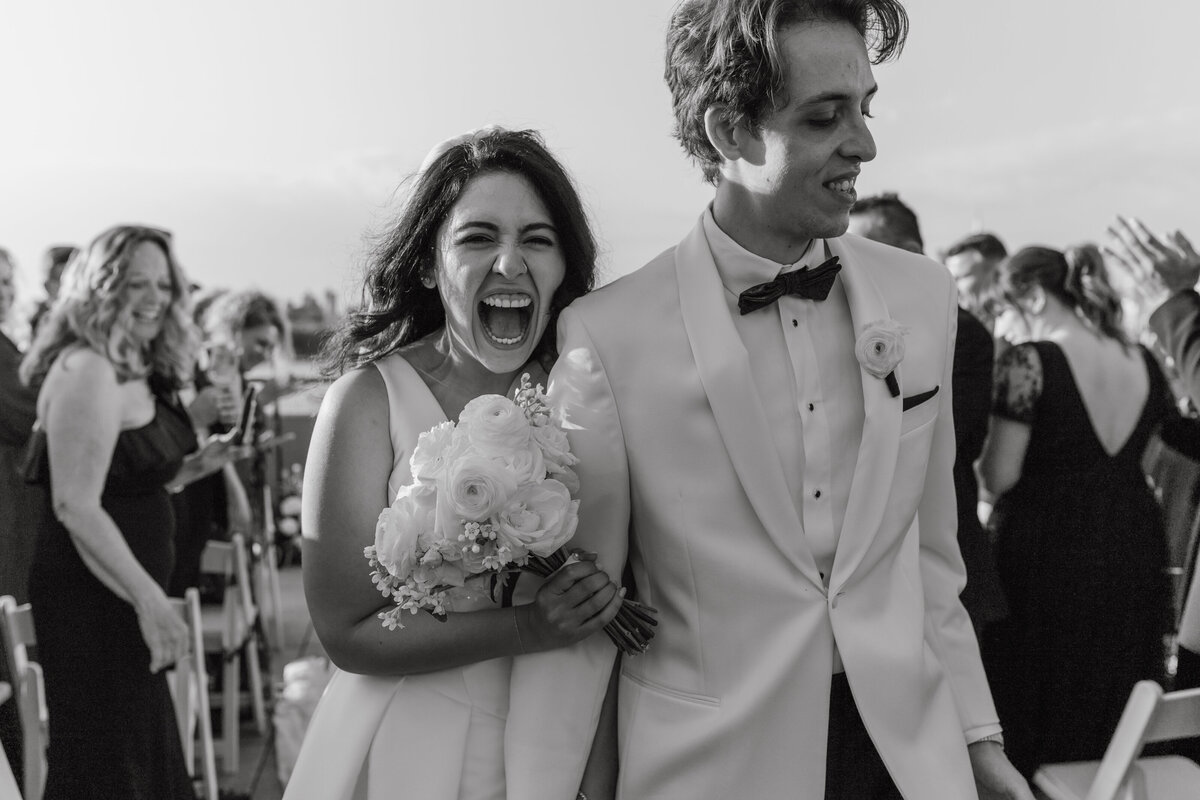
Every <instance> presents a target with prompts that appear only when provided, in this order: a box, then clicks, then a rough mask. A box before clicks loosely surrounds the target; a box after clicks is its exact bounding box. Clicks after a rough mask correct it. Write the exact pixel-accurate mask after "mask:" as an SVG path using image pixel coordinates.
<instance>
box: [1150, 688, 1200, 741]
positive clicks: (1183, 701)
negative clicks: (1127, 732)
mask: <svg viewBox="0 0 1200 800" xmlns="http://www.w3.org/2000/svg"><path fill="white" fill-rule="evenodd" d="M1192 736H1200V689H1185V690H1183V691H1178V692H1170V693H1168V694H1164V695H1163V696H1162V699H1161V700H1159V701H1158V708H1157V710H1155V712H1154V716H1153V717H1152V718H1151V720H1150V723H1149V725H1147V726H1146V732H1145V734H1143V736H1142V741H1143V742H1146V743H1149V742H1166V741H1171V740H1173V739H1186V738H1189V737H1192Z"/></svg>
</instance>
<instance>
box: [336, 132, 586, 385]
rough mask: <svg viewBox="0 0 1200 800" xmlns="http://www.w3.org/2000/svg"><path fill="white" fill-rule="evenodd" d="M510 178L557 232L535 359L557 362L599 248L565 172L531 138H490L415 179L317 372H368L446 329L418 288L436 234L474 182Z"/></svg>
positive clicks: (434, 301) (434, 302)
mask: <svg viewBox="0 0 1200 800" xmlns="http://www.w3.org/2000/svg"><path fill="white" fill-rule="evenodd" d="M497 172H507V173H512V174H514V175H519V176H521V177H523V178H525V179H526V180H527V181H529V183H530V184H531V185H532V186H533V188H534V191H536V192H537V194H538V197H539V198H541V201H542V203H543V204H544V205H545V206H546V210H547V211H548V212H549V214H550V218H551V221H552V222H553V223H554V227H555V228H556V229H557V230H558V237H559V242H560V247H561V248H562V251H563V260H564V262H565V264H566V271H565V273H564V275H563V281H562V284H560V285H559V287H558V290H557V291H556V292H555V293H554V297H553V298H551V301H550V316H549V322H548V324H547V325H546V331H545V333H544V334H543V335H542V338H541V341H539V342H538V345H537V347H536V348H535V349H534V352H533V355H534V358H536V359H538V361H540V362H541V363H542V365H543V366H545V367H546V368H547V369H549V366H550V365H551V364H553V362H554V359H555V358H557V357H558V350H557V348H556V347H555V329H556V327H557V323H558V315H559V313H561V312H562V310H563V309H564V308H566V307H567V306H568V305H570V303H571V301H573V300H575V299H576V298H577V297H580V296H582V295H584V294H586V293H587V292H589V291H591V289H592V288H593V287H594V286H595V281H596V242H595V239H593V237H592V232H591V228H590V227H589V226H588V221H587V214H586V213H585V212H584V208H583V202H582V201H581V200H580V198H579V194H578V192H576V191H575V186H574V184H572V182H571V178H570V176H569V175H568V174H567V171H566V169H564V168H563V166H562V164H560V163H559V162H558V160H557V159H555V157H554V156H553V155H551V153H550V151H549V150H547V149H546V146H545V144H544V143H543V141H542V137H541V136H540V135H539V134H538V133H537V132H536V131H528V130H526V131H506V130H490V131H488V132H487V133H483V134H480V135H478V136H475V137H468V138H466V139H465V140H464V141H461V142H458V143H456V144H454V145H453V146H451V147H450V148H449V149H447V150H446V151H445V152H444V153H442V154H440V155H439V156H437V158H435V159H434V160H433V162H432V163H431V164H429V165H428V166H427V167H426V168H425V169H424V170H423V171H422V172H421V173H419V174H418V175H416V176H415V178H414V179H413V185H412V189H411V191H410V192H409V194H408V197H407V199H406V201H405V203H404V206H403V208H402V209H401V212H400V215H399V217H398V218H397V219H396V220H395V222H394V223H392V224H391V225H390V226H389V227H388V228H387V229H386V230H385V231H384V232H383V234H382V235H381V236H380V237H379V239H378V240H377V242H376V245H375V247H374V248H373V250H372V253H371V256H370V257H369V259H368V263H367V267H366V276H365V280H364V283H363V289H362V303H363V306H362V309H361V310H359V311H355V312H352V313H351V314H350V315H349V316H348V317H347V318H346V320H345V321H344V322H343V323H342V324H341V326H340V327H339V328H338V329H337V330H336V331H335V332H334V333H333V335H332V336H331V337H330V339H329V340H328V342H327V343H326V345H325V348H324V361H325V365H324V369H325V373H326V375H327V376H328V377H337V376H339V375H342V374H343V373H345V372H348V371H350V370H352V369H355V368H357V367H360V366H363V365H365V364H371V363H373V362H375V361H378V360H379V359H381V358H383V357H384V356H387V355H389V354H391V353H392V352H394V351H395V350H396V349H397V348H400V347H403V346H404V345H406V344H409V343H410V342H415V341H417V340H418V339H420V338H422V337H424V336H427V335H428V334H430V333H433V332H434V331H436V330H438V329H439V328H441V327H442V325H444V324H445V320H446V312H445V309H444V308H443V307H442V300H441V296H440V295H439V294H438V290H437V288H436V287H435V288H432V289H431V288H427V287H426V286H425V285H424V284H422V283H421V277H422V275H426V274H428V273H429V272H430V271H431V270H433V268H434V262H435V259H436V256H437V242H438V232H439V231H440V230H441V228H442V224H443V223H444V222H445V221H446V218H447V217H448V216H449V215H450V212H451V210H452V209H453V208H454V204H455V203H457V202H458V200H459V198H460V197H462V195H463V193H464V192H465V191H466V189H467V186H468V185H469V184H470V183H471V181H473V180H474V179H475V178H478V177H479V176H481V175H486V174H490V173H497Z"/></svg>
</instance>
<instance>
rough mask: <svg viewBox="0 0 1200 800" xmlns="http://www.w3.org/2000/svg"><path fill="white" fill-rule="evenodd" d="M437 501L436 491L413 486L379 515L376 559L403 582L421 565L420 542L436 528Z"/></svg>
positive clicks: (430, 488)
mask: <svg viewBox="0 0 1200 800" xmlns="http://www.w3.org/2000/svg"><path fill="white" fill-rule="evenodd" d="M435 497H436V496H435V493H434V490H433V487H431V486H426V485H423V484H419V483H414V484H410V485H408V486H405V487H403V488H402V489H401V490H400V492H399V493H398V494H397V495H396V501H395V502H394V503H392V505H391V506H390V507H388V508H385V509H384V510H383V511H382V512H380V514H379V521H378V522H377V523H376V525H375V558H376V560H378V561H379V565H380V566H381V567H383V568H384V569H386V570H387V571H388V573H389V574H391V575H393V576H395V577H397V578H399V579H400V580H404V579H405V578H407V577H408V576H409V575H411V574H412V571H413V568H414V567H415V566H416V564H417V563H418V562H419V561H420V558H421V548H420V545H419V542H420V540H421V538H422V537H423V536H428V535H429V534H430V532H431V531H432V530H433V527H434V511H435Z"/></svg>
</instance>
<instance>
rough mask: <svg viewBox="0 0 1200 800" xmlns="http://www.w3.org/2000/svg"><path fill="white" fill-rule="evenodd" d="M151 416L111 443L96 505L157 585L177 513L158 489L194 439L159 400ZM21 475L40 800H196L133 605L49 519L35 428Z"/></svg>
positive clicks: (40, 439) (161, 678) (43, 460)
mask: <svg viewBox="0 0 1200 800" xmlns="http://www.w3.org/2000/svg"><path fill="white" fill-rule="evenodd" d="M156 406H157V408H156V413H155V416H154V419H153V420H152V421H151V422H150V423H149V424H148V425H145V426H143V427H141V428H135V429H132V430H126V431H122V432H121V434H120V435H119V436H118V438H117V443H116V449H115V450H114V452H113V457H112V463H111V465H110V467H109V471H108V480H107V483H106V484H105V487H104V493H103V496H102V498H101V504H102V505H103V507H104V510H105V511H107V512H108V514H109V515H110V516H111V517H112V518H113V521H114V522H116V524H117V527H118V528H119V529H120V530H121V534H122V535H123V536H124V537H125V541H126V542H127V543H128V544H129V548H130V549H131V550H132V551H133V554H134V556H136V557H137V559H138V561H139V562H140V563H141V565H142V566H143V567H144V568H145V569H146V571H147V572H149V573H150V575H151V576H152V577H153V578H154V579H155V580H156V581H157V582H158V583H159V584H160V585H162V586H166V583H167V579H168V578H169V577H170V575H171V569H172V566H173V563H174V556H175V554H174V543H173V536H174V515H173V514H172V511H171V503H170V501H169V499H168V496H167V493H166V491H165V490H164V489H163V484H164V483H166V482H167V481H168V480H169V479H170V478H171V477H173V476H174V474H175V473H176V472H177V471H178V469H179V464H180V461H181V460H182V459H183V457H184V455H185V454H187V453H188V452H190V451H191V450H193V449H195V446H196V438H195V434H194V433H193V431H192V426H191V423H190V421H189V420H188V417H187V412H186V411H184V410H183V408H182V407H181V406H179V405H178V404H177V403H175V402H172V401H170V400H168V399H166V397H164V396H160V397H159V399H158V400H157V401H156ZM30 447H31V448H32V450H31V452H30V461H29V465H28V469H27V478H28V479H31V480H33V481H35V482H37V483H40V484H41V485H42V486H43V487H45V492H44V494H45V498H46V503H47V513H46V514H45V517H44V522H43V524H42V526H41V533H40V537H39V540H38V546H37V551H36V553H35V555H34V563H33V571H32V573H31V575H30V586H29V593H30V599H31V602H32V604H33V621H34V626H35V627H36V629H37V637H38V647H37V655H38V660H39V661H40V662H41V664H42V669H43V670H44V672H45V676H46V702H47V706H48V709H49V713H50V748H49V753H48V756H47V761H48V768H49V773H48V775H47V782H46V793H45V797H46V800H57V799H58V798H62V799H63V800H66V799H67V798H70V799H71V800H82V799H84V798H95V800H112V799H113V798H122V800H132V799H133V798H137V800H143V799H144V800H176V799H177V800H193V799H194V797H195V792H194V791H193V789H192V784H191V781H190V779H189V778H188V775H187V771H186V768H185V766H184V760H183V749H182V745H181V743H180V739H179V729H178V728H177V727H176V723H175V712H174V710H173V707H172V705H171V695H170V692H169V690H168V688H167V682H166V676H165V674H164V673H161V672H160V673H158V674H151V673H150V669H149V667H150V650H149V648H147V647H146V643H145V641H144V640H143V639H142V634H141V631H140V629H139V627H138V621H137V615H136V614H135V613H134V610H133V607H132V606H131V605H130V604H129V603H127V602H125V601H124V600H122V599H120V598H119V597H117V596H116V595H115V594H113V593H112V592H111V591H109V589H108V588H107V587H106V586H104V584H102V583H101V582H100V581H99V579H97V578H96V576H95V575H93V574H92V572H91V570H89V569H88V568H87V566H86V565H85V564H84V563H83V560H82V559H81V558H80V557H79V552H78V551H77V550H76V549H75V546H74V544H73V543H72V541H71V538H70V535H69V534H68V533H67V530H66V529H65V528H64V527H63V526H62V525H60V524H59V523H58V522H57V520H55V518H54V516H53V514H51V513H50V512H49V506H48V504H49V498H50V492H49V475H50V472H49V470H50V467H51V465H50V464H49V458H48V455H47V450H46V436H45V433H44V432H43V431H41V430H38V431H36V432H35V433H34V439H33V440H32V441H31V444H30Z"/></svg>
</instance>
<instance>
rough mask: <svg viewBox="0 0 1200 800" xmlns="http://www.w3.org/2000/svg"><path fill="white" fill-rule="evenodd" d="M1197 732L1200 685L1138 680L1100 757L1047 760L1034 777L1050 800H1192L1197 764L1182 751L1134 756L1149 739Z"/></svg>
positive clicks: (1199, 789) (1198, 794)
mask: <svg viewBox="0 0 1200 800" xmlns="http://www.w3.org/2000/svg"><path fill="white" fill-rule="evenodd" d="M1191 736H1200V689H1186V690H1184V691H1179V692H1170V693H1167V694H1164V693H1163V690H1162V687H1161V686H1159V685H1158V684H1157V683H1155V682H1154V681H1139V682H1138V683H1137V685H1135V686H1134V687H1133V692H1132V693H1130V695H1129V702H1127V703H1126V704H1125V711H1124V712H1123V713H1122V714H1121V721H1120V722H1119V723H1117V730H1116V731H1115V732H1114V733H1113V737H1112V740H1111V741H1110V742H1109V743H1108V749H1107V750H1105V751H1104V758H1103V759H1101V760H1100V761H1081V762H1073V763H1068V764H1046V765H1044V766H1042V767H1041V768H1040V769H1038V771H1037V773H1036V774H1035V775H1034V776H1033V783H1034V786H1035V787H1036V788H1037V789H1038V790H1039V791H1040V792H1041V793H1042V796H1043V797H1045V798H1048V799H1049V800H1196V798H1200V766H1198V765H1197V764H1196V763H1195V762H1194V761H1191V760H1190V759H1187V758H1184V757H1182V756H1154V757H1149V758H1139V756H1140V755H1141V753H1142V748H1143V747H1144V746H1145V745H1147V744H1149V743H1152V742H1166V741H1171V740H1173V739H1183V738H1187V737H1191Z"/></svg>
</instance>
